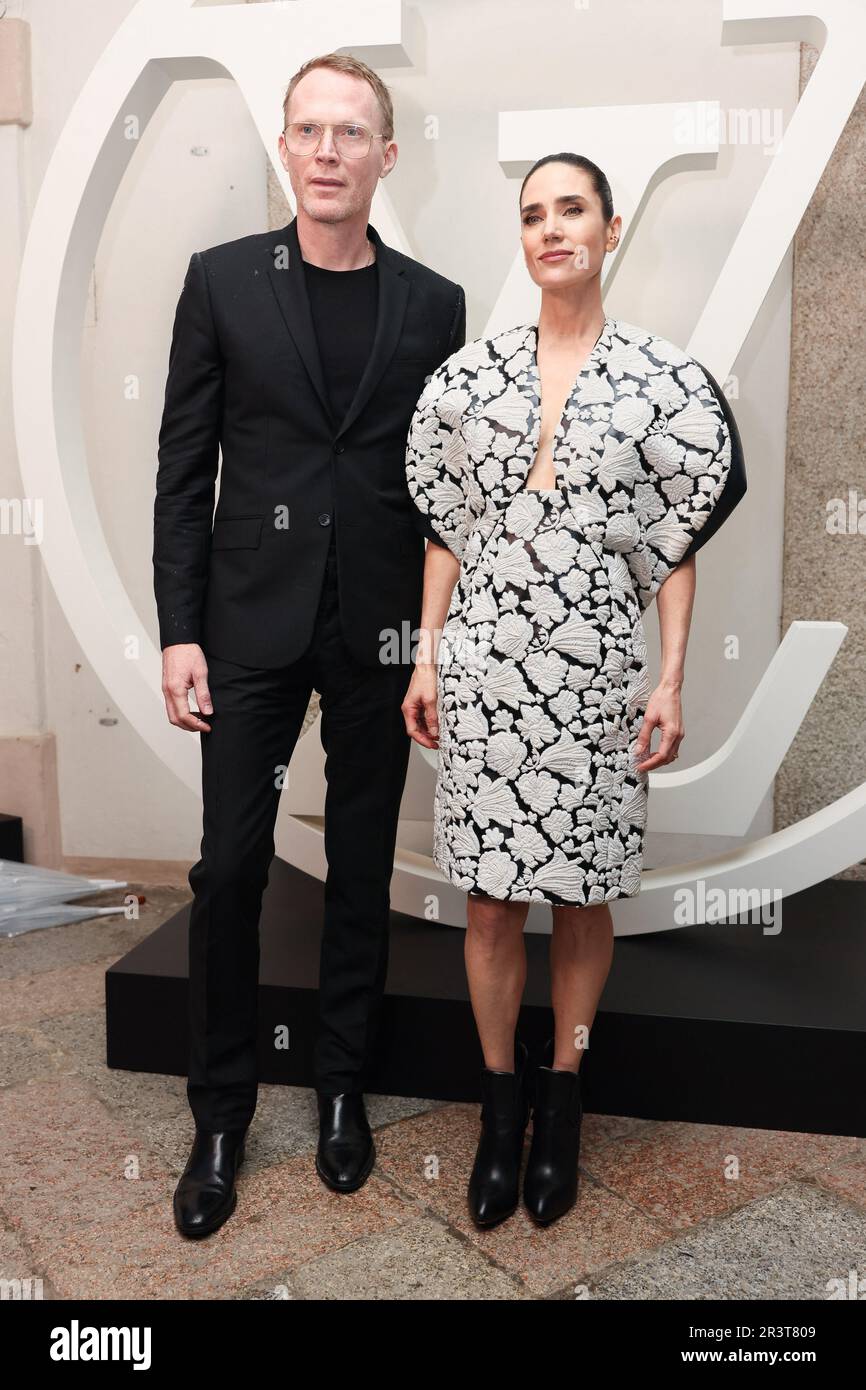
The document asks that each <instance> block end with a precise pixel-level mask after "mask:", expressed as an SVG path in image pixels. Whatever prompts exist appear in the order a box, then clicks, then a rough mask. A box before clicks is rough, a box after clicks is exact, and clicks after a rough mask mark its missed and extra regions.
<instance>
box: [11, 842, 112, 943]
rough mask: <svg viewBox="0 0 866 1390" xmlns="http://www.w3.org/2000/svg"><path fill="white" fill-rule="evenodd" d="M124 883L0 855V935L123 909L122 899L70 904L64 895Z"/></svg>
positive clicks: (78, 895) (100, 890) (73, 895)
mask: <svg viewBox="0 0 866 1390" xmlns="http://www.w3.org/2000/svg"><path fill="white" fill-rule="evenodd" d="M126 886H127V884H126V881H125V880H121V879H116V878H81V877H80V876H79V875H78V874H64V873H59V872H58V871H57V870H55V869H40V868H39V867H38V866H37V865H34V864H17V863H15V861H14V860H11V859H0V936H18V935H19V934H20V933H21V932H26V931H35V930H36V929H37V928H38V927H60V926H63V925H64V924H65V923H67V922H81V921H83V920H85V919H86V918H88V917H105V916H107V915H110V914H112V913H117V912H125V911H126V904H125V903H120V904H118V906H117V907H73V906H72V905H71V903H70V902H69V901H68V899H71V898H83V897H86V896H87V895H88V894H89V893H103V892H105V891H106V889H109V888H126Z"/></svg>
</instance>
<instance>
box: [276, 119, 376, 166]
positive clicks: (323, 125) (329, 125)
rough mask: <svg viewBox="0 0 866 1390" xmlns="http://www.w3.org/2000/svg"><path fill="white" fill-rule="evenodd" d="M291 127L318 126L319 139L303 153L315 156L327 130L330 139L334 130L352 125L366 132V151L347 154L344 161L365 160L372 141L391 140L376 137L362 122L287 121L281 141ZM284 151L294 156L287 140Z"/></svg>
mask: <svg viewBox="0 0 866 1390" xmlns="http://www.w3.org/2000/svg"><path fill="white" fill-rule="evenodd" d="M293 125H311V126H318V128H319V130H320V131H321V134H320V135H319V138H318V140H317V141H316V143H315V145H314V146H313V148H312V149H311V150H307V151H306V152H305V154H316V153H317V151H318V149H319V146H320V145H321V143H322V138H323V136H324V134H325V131H326V130H329V131H330V132H331V135H332V137H333V135H334V131H335V130H338V129H339V127H340V126H352V125H353V126H357V127H358V129H359V130H364V131H366V132H367V134H368V135H369V137H370V144H369V145H368V146H367V150H366V152H365V153H364V154H349V155H343V157H344V158H345V159H366V158H367V155H368V154H369V153H370V150H371V149H372V148H373V141H374V140H386V141H388V140H390V139H391V138H392V137H391V136H390V135H377V134H376V133H375V131H372V130H368V129H367V127H366V126H365V125H364V123H363V121H289V124H288V125H286V126H283V139H285V136H286V131H287V130H288V129H289V128H290V127H291V126H293ZM336 147H337V146H336V139H334V148H335V149H336ZM286 149H287V150H289V154H294V150H290V149H289V142H288V140H286ZM339 153H340V154H343V151H342V150H340V151H339ZM304 157H305V155H296V158H298V159H300V158H304Z"/></svg>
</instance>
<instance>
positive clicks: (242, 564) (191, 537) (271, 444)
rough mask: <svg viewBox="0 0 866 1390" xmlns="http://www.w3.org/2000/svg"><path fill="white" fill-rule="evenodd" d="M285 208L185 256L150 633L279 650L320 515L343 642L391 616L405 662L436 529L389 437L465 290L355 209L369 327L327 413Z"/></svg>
mask: <svg viewBox="0 0 866 1390" xmlns="http://www.w3.org/2000/svg"><path fill="white" fill-rule="evenodd" d="M296 223H297V219H296V218H295V219H293V220H292V221H291V222H290V223H289V224H288V226H286V227H282V228H280V230H279V231H275V232H264V233H261V234H257V235H254V236H248V237H242V238H240V240H237V241H230V242H226V243H225V244H223V245H221V246H214V247H211V248H210V249H209V250H207V251H201V252H199V251H197V252H195V253H194V254H193V256H192V257H191V259H190V263H189V269H188V270H187V274H186V280H185V282H184V286H183V291H182V293H181V296H180V300H179V302H178V306H177V313H176V316H175V321H174V332H173V337H172V343H171V351H170V355H169V367H168V380H167V383H166V390H165V406H164V410H163V416H162V425H161V428H160V433H159V468H158V472H157V480H156V501H155V505H154V546H153V564H154V590H155V594H156V602H157V609H158V614H159V634H160V645H161V646H162V647H163V648H164V647H167V646H169V645H170V644H172V643H176V642H197V643H199V644H200V645H201V646H202V647H203V648H204V651H205V654H206V655H207V654H209V653H210V654H213V655H215V656H220V657H223V658H225V659H226V660H228V661H235V662H238V663H240V664H241V665H244V666H261V667H275V666H282V665H286V664H288V663H289V662H291V661H294V660H296V659H297V658H298V657H299V656H301V655H302V653H303V652H304V650H305V649H306V647H307V645H308V643H309V641H310V638H311V636H312V631H313V624H314V621H315V617H316V609H317V606H318V602H319V595H320V591H321V585H322V578H323V574H324V567H325V559H326V555H327V551H328V545H329V541H330V538H331V527H332V526H334V525H336V544H337V560H338V571H339V594H340V614H341V622H342V627H343V634H344V637H345V640H346V642H347V644H348V646H349V648H350V650H351V651H352V653H353V655H354V656H355V657H356V658H357V659H358V660H359V661H361V662H362V663H363V664H364V665H371V666H372V665H377V664H379V662H380V660H381V659H382V658H381V650H382V646H383V636H382V634H383V632H384V633H386V634H387V633H388V632H392V631H393V633H394V634H395V638H397V639H401V640H402V641H403V642H404V646H403V649H402V650H401V652H400V660H401V662H403V663H406V664H408V663H411V660H412V656H413V653H412V651H411V649H410V644H411V643H412V641H413V640H414V638H415V635H416V634H415V629H416V628H417V626H418V623H419V622H420V616H421V590H422V578H423V556H424V541H423V536H424V535H426V536H427V537H428V538H429V539H430V540H432V541H437V540H438V538H437V537H436V535H435V532H434V531H433V530H432V528H431V527H430V526H429V524H428V523H426V521H425V519H424V518H422V517H421V516H420V513H419V512H418V511H417V509H416V508H415V507H414V506H413V505H412V501H411V498H410V495H409V491H408V487H407V482H406V467H405V459H406V436H407V432H408V428H409V422H410V419H411V417H412V413H413V411H414V408H415V405H416V403H417V400H418V397H419V396H420V394H421V392H422V390H423V388H424V384H425V378H426V377H427V376H428V375H429V374H430V373H432V372H433V371H435V370H436V368H437V367H438V366H439V365H440V363H441V362H443V361H444V360H445V358H446V357H449V356H450V355H451V353H453V352H456V351H457V349H458V348H460V347H462V346H463V345H464V343H465V340H466V301H465V297H464V293H463V290H462V288H461V286H460V285H457V284H455V283H454V282H453V281H451V280H447V279H445V278H444V276H442V275H437V274H436V273H435V272H434V271H432V270H428V269H427V267H426V266H423V265H421V264H419V262H418V261H413V260H412V259H411V258H410V257H408V256H404V255H402V254H401V253H400V252H399V251H395V250H393V249H392V248H391V247H389V246H386V245H385V244H384V242H383V241H382V239H381V237H380V236H379V234H378V232H377V231H376V230H375V228H374V227H372V226H370V225H369V224H368V227H367V235H368V236H369V238H370V240H371V241H373V242H374V243H375V245H376V250H377V260H378V266H379V272H378V273H379V307H378V317H377V321H376V332H375V339H374V342H373V348H372V351H371V353H370V357H369V359H368V361H367V364H366V367H365V369H364V373H363V375H362V377H361V380H360V382H359V384H358V389H357V392H356V394H355V398H354V400H353V401H352V404H351V406H350V408H349V411H348V413H347V414H346V416H345V419H343V420H335V419H334V418H333V417H332V415H331V412H330V407H329V405H328V400H327V393H326V387H325V382H324V378H323V375H322V367H321V363H320V360H319V354H318V348H317V344H316V336H315V330H314V327H313V322H312V317H311V312H310V306H309V301H308V298H307V292H306V284H305V278H304V270H303V265H302V262H301V250H300V245H299V243H298V235H297V226H296ZM220 448H221V449H222V469H221V471H220V483H219V501H218V503H217V506H216V513H215V514H214V496H215V484H216V478H217V466H218V460H219V451H220Z"/></svg>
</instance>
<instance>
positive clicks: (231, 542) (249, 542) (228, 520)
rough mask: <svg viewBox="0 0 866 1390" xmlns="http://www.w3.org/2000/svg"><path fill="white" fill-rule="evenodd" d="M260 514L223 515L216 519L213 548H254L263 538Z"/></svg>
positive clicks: (212, 541)
mask: <svg viewBox="0 0 866 1390" xmlns="http://www.w3.org/2000/svg"><path fill="white" fill-rule="evenodd" d="M262 520H263V518H262V517H260V516H221V517H217V518H216V519H215V520H214V524H213V535H212V537H211V549H212V550H254V549H255V548H256V546H258V545H259V544H260V542H261V539H262Z"/></svg>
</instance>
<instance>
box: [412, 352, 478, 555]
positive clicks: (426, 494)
mask: <svg viewBox="0 0 866 1390" xmlns="http://www.w3.org/2000/svg"><path fill="white" fill-rule="evenodd" d="M469 399H470V396H469V392H468V391H467V390H466V388H465V386H462V385H461V380H460V375H459V373H458V374H453V373H452V370H451V368H450V367H449V363H448V362H447V361H446V362H443V364H442V365H441V367H439V369H438V370H437V371H436V372H434V373H433V375H432V376H431V378H430V380H429V381H428V382H427V385H426V386H425V387H424V390H423V391H422V393H421V395H420V397H419V398H418V404H417V405H416V407H415V412H414V414H413V416H412V421H411V424H410V426H409V434H408V438H407V443H406V482H407V485H408V488H409V496H410V497H411V499H412V502H413V504H414V507H415V510H416V514H417V521H418V527H419V529H420V530H421V531H422V533H423V534H424V535H426V536H427V537H428V539H430V540H432V541H433V542H434V543H435V544H437V545H442V546H446V547H447V548H448V549H449V550H450V551H451V552H452V554H453V555H455V556H456V557H457V559H458V560H462V558H463V552H464V550H465V548H466V541H467V538H468V535H469V531H470V530H471V527H472V523H473V513H472V509H471V507H470V505H469V498H468V495H467V494H468V488H469V479H470V469H469V460H468V455H467V450H466V445H465V443H464V440H463V436H462V434H461V432H460V421H461V417H462V411H463V408H464V406H465V405H466V403H467V402H468V400H469Z"/></svg>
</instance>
